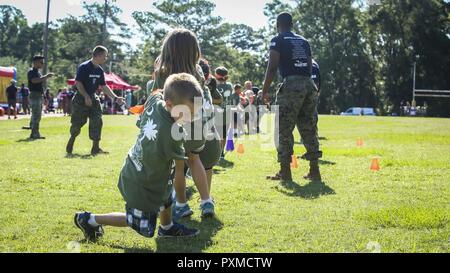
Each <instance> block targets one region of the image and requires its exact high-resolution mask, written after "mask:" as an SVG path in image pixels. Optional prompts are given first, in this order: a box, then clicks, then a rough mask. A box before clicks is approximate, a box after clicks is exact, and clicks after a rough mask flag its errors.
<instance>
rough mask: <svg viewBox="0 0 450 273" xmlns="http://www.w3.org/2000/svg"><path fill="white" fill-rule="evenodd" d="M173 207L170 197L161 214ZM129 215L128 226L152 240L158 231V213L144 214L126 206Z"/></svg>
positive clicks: (162, 207) (161, 209)
mask: <svg viewBox="0 0 450 273" xmlns="http://www.w3.org/2000/svg"><path fill="white" fill-rule="evenodd" d="M171 206H172V196H171V195H170V196H169V198H168V200H167V201H166V203H165V204H164V205H163V206H161V208H160V212H161V211H163V210H165V209H167V208H169V207H171ZM125 211H126V215H127V225H128V226H129V227H130V228H132V229H133V230H135V231H136V232H137V233H139V234H140V235H142V236H144V237H147V238H152V237H153V235H155V230H156V218H158V212H144V211H141V210H138V209H134V208H131V207H129V206H128V205H125Z"/></svg>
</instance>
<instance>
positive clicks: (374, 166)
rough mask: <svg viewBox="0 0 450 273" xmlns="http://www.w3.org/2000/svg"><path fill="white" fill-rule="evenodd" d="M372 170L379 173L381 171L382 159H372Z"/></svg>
mask: <svg viewBox="0 0 450 273" xmlns="http://www.w3.org/2000/svg"><path fill="white" fill-rule="evenodd" d="M370 169H371V170H372V171H379V170H380V159H379V158H378V157H374V158H372V164H370Z"/></svg>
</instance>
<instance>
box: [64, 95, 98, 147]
mask: <svg viewBox="0 0 450 273" xmlns="http://www.w3.org/2000/svg"><path fill="white" fill-rule="evenodd" d="M90 97H91V100H92V106H91V107H88V106H86V104H85V102H84V97H83V96H82V95H80V94H79V93H77V94H76V95H75V96H74V97H73V99H72V115H71V118H70V121H71V123H72V125H71V126H70V135H71V136H72V137H77V136H78V135H79V134H80V132H81V127H83V126H84V125H85V124H86V122H87V119H88V118H89V138H90V139H91V140H93V141H100V138H101V134H102V127H103V121H102V108H101V107H100V99H99V97H98V96H97V95H90Z"/></svg>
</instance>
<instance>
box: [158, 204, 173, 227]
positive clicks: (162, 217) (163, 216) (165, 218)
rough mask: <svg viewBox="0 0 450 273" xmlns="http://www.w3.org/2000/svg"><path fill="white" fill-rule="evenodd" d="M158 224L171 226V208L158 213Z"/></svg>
mask: <svg viewBox="0 0 450 273" xmlns="http://www.w3.org/2000/svg"><path fill="white" fill-rule="evenodd" d="M159 222H160V224H161V226H168V225H171V224H172V207H168V208H167V209H165V210H163V211H161V212H160V213H159Z"/></svg>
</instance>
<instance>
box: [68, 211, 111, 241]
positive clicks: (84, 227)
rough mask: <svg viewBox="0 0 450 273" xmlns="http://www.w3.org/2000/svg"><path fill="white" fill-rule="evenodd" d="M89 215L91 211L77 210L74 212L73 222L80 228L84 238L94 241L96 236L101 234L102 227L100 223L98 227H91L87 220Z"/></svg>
mask: <svg viewBox="0 0 450 273" xmlns="http://www.w3.org/2000/svg"><path fill="white" fill-rule="evenodd" d="M90 217H91V213H90V212H87V211H85V212H78V213H75V217H74V222H75V225H76V226H77V227H78V228H79V229H81V231H82V232H83V234H84V237H85V238H86V240H87V241H92V242H93V241H95V240H97V239H98V238H100V237H102V236H103V233H104V231H103V227H102V226H101V225H100V226H98V227H93V226H91V225H89V223H88V221H89V218H90Z"/></svg>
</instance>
